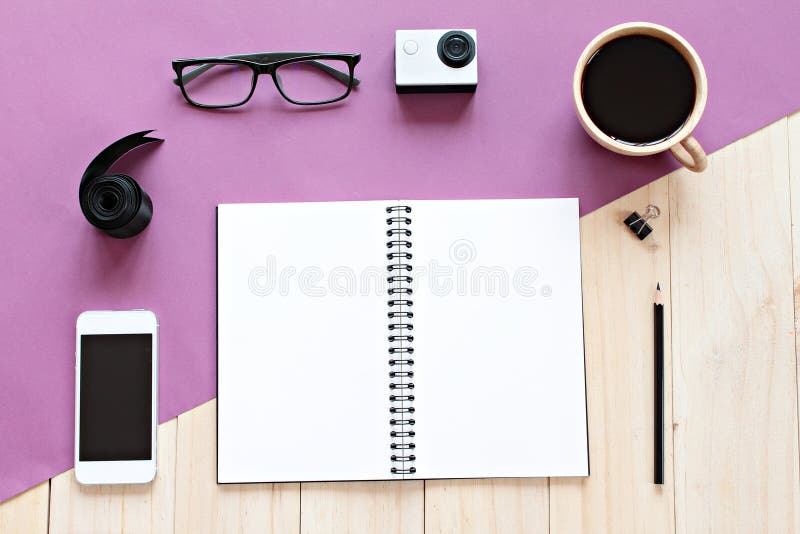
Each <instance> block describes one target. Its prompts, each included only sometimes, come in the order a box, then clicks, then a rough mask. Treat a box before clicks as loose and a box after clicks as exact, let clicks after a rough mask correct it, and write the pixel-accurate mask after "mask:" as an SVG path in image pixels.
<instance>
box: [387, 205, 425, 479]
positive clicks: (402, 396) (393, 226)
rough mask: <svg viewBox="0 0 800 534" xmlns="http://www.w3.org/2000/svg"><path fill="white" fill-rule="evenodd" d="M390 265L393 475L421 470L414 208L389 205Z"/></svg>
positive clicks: (390, 384) (390, 410)
mask: <svg viewBox="0 0 800 534" xmlns="http://www.w3.org/2000/svg"><path fill="white" fill-rule="evenodd" d="M386 213H387V215H388V217H387V218H386V225H387V227H388V229H387V230H386V237H387V242H386V248H387V249H388V251H387V253H386V259H387V260H388V264H387V266H386V271H387V276H386V282H387V283H388V287H389V289H388V305H389V312H388V317H389V338H388V340H389V414H390V419H389V425H390V426H391V431H390V436H391V438H392V440H391V449H392V451H391V457H390V459H391V461H392V469H391V472H392V474H393V475H412V474H414V473H416V471H417V469H416V467H414V461H415V460H416V459H417V457H416V455H415V454H414V453H415V448H416V445H415V444H414V435H415V433H414V423H415V421H414V359H413V354H414V347H413V346H412V343H413V342H414V334H413V332H414V324H413V318H414V312H413V311H411V308H412V307H413V306H414V301H413V300H412V291H413V290H412V287H411V283H412V282H413V280H414V279H413V277H412V275H411V270H412V267H411V263H410V260H411V257H412V253H411V229H410V228H409V226H410V225H411V217H410V214H411V208H410V207H409V206H389V207H388V208H386Z"/></svg>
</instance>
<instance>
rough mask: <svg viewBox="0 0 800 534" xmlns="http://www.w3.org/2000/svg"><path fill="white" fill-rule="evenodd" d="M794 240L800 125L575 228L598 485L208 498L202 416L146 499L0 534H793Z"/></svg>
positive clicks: (55, 493) (4, 516)
mask: <svg viewBox="0 0 800 534" xmlns="http://www.w3.org/2000/svg"><path fill="white" fill-rule="evenodd" d="M650 202H653V203H655V204H657V205H658V206H659V207H660V208H661V217H660V218H659V219H658V220H657V221H656V222H655V227H656V230H655V232H654V233H653V235H652V236H651V237H650V238H648V239H647V240H646V241H644V242H639V241H638V240H636V239H635V238H633V237H632V235H631V234H630V233H629V232H628V231H627V230H625V228H624V227H623V226H622V224H621V222H620V221H622V219H624V218H625V216H627V215H628V214H629V213H630V212H631V211H633V210H634V209H636V210H641V209H642V208H644V207H645V206H646V205H647V204H648V203H650ZM798 222H800V113H799V114H795V115H793V116H791V117H788V118H784V119H781V120H779V121H778V122H775V123H773V124H772V125H770V126H768V127H767V128H764V129H763V130H760V131H758V132H756V133H754V134H752V135H750V136H748V137H746V138H744V139H742V140H740V141H738V142H736V143H734V144H732V145H730V146H728V147H726V148H724V149H722V150H720V151H719V152H717V153H715V154H713V155H712V156H711V158H710V162H709V168H708V170H707V171H706V172H705V174H703V175H701V176H697V175H692V174H690V173H688V172H686V171H677V172H675V173H673V174H670V175H668V176H665V177H663V178H661V179H660V180H657V181H656V182H653V183H652V184H650V185H649V186H646V187H644V188H642V189H639V190H638V191H635V192H633V193H631V194H630V195H627V196H625V197H623V198H621V199H619V200H617V201H616V202H613V203H612V204H610V205H608V206H605V207H604V208H602V209H600V210H597V211H595V212H594V213H591V214H589V215H587V216H585V217H584V218H583V219H582V220H581V241H582V247H583V250H582V255H583V277H584V278H583V280H584V288H583V297H584V310H585V317H586V372H587V387H588V395H589V441H590V448H591V466H592V475H591V477H589V478H586V479H550V480H548V479H522V480H503V479H497V480H478V481H452V482H451V481H434V482H421V481H420V482H389V483H380V482H378V483H372V482H371V483H324V484H320V483H315V484H287V485H270V484H263V485H243V486H217V485H216V484H215V483H214V480H215V475H214V472H215V454H214V446H215V439H214V435H215V432H214V425H215V418H214V401H211V402H208V403H206V404H204V405H202V406H200V407H198V408H195V409H194V410H192V411H190V412H187V413H185V414H183V415H181V416H180V417H178V418H177V419H173V420H171V421H168V422H167V423H164V424H163V425H161V426H160V428H159V436H158V440H159V441H158V443H159V446H158V449H159V450H158V462H159V470H158V478H157V479H156V481H155V483H153V484H152V485H149V486H144V487H136V486H106V487H99V488H85V487H81V486H78V484H77V483H76V482H75V478H74V476H73V473H72V471H68V472H66V473H64V474H62V475H59V476H57V477H55V478H53V479H51V480H50V481H49V482H45V483H43V484H41V485H39V486H37V487H35V488H33V489H31V490H29V491H27V492H25V493H23V494H21V495H19V496H17V497H15V498H13V499H11V500H9V501H7V502H5V503H4V504H2V505H0V532H2V533H18V532H19V533H27V534H35V533H40V532H47V531H48V530H49V532H53V533H60V532H103V533H106V532H134V533H138V532H151V531H152V532H178V533H192V534H199V533H203V532H274V533H280V534H283V533H297V532H302V533H303V534H311V533H328V532H375V533H380V534H387V533H397V534H415V533H422V532H428V533H439V532H446V533H450V532H464V533H480V534H484V533H492V532H498V533H503V534H505V533H516V532H532V533H533V532H535V533H540V532H551V533H574V532H592V533H601V532H609V533H639V532H678V533H695V532H720V533H731V532H747V533H753V532H779V533H788V532H798V531H800V466H799V465H798V464H799V463H800V462H799V460H798V395H797V388H798V386H797V384H798V380H797V376H798V370H797V358H796V341H797V333H796V327H795V316H796V315H797V312H798V311H800V294H796V291H797V290H796V289H795V288H796V287H797V285H798V281H799V280H800V230H797V229H796V228H795V225H796V224H797V223H798ZM656 281H661V284H662V287H663V288H664V289H665V298H666V302H667V309H666V314H665V317H666V323H667V324H666V328H667V331H666V339H667V357H666V365H667V373H666V379H665V390H666V392H667V399H666V411H667V413H666V421H672V425H667V429H666V464H665V479H666V480H665V484H664V485H663V486H660V487H658V486H655V485H653V484H652V477H653V474H652V470H653V468H652V462H653V460H652V449H653V447H652V435H653V429H652V425H653V423H652V387H653V369H652V365H653V364H652V361H653V356H652V337H651V336H652V334H651V331H650V327H649V325H650V324H651V314H652V296H653V288H654V286H655V283H656ZM670 356H671V357H670Z"/></svg>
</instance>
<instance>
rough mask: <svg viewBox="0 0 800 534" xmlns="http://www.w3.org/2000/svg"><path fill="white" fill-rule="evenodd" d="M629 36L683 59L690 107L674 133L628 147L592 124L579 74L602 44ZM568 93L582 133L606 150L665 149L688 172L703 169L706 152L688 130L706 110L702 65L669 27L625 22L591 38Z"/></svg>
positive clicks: (646, 153)
mask: <svg viewBox="0 0 800 534" xmlns="http://www.w3.org/2000/svg"><path fill="white" fill-rule="evenodd" d="M630 35H645V36H650V37H655V38H657V39H660V40H661V41H664V42H665V43H667V44H668V45H669V46H671V47H672V48H673V49H675V50H676V51H677V52H678V53H680V54H681V56H683V58H684V59H685V60H686V62H687V63H688V64H689V67H690V68H691V70H692V74H693V76H694V81H695V96H694V107H693V108H692V112H691V113H690V114H689V116H688V118H687V119H686V122H684V124H683V126H681V128H679V129H678V130H677V131H676V132H675V133H674V134H672V135H671V136H669V137H668V138H666V139H664V140H662V141H659V142H657V143H653V144H647V145H630V144H626V143H622V142H620V141H618V140H616V139H614V138H612V137H610V136H609V135H607V134H606V133H605V132H603V130H601V129H600V128H599V127H598V126H597V125H596V124H595V123H594V122H592V119H591V118H590V117H589V114H588V113H587V111H586V107H585V106H584V102H583V92H582V81H583V73H584V70H585V69H586V65H587V64H588V63H589V60H590V59H591V58H592V56H593V55H594V54H595V52H597V51H598V50H600V48H602V47H603V45H605V44H606V43H608V42H610V41H613V40H614V39H618V38H620V37H626V36H630ZM572 92H573V96H574V98H575V110H576V112H577V114H578V120H579V121H580V123H581V126H583V129H584V130H586V133H588V134H589V135H590V136H591V137H592V139H594V140H595V141H597V142H598V143H600V144H601V145H602V146H604V147H606V148H608V149H609V150H613V151H614V152H617V153H619V154H625V155H628V156H649V155H651V154H657V153H659V152H664V151H665V150H668V149H669V151H670V152H672V155H673V156H675V158H676V159H677V160H678V161H679V162H680V163H681V165H683V166H684V167H686V168H687V169H689V170H690V171H694V172H701V171H703V170H704V169H705V168H706V165H707V158H706V153H705V152H704V151H703V147H701V146H700V143H698V142H697V140H696V139H695V138H694V137H692V130H694V128H695V126H697V123H698V121H700V117H701V116H702V115H703V110H704V109H705V107H706V97H707V94H708V80H707V79H706V71H705V69H704V68H703V62H702V61H700V56H698V55H697V52H695V50H694V48H692V45H690V44H689V43H688V41H686V39H684V38H683V37H681V36H680V35H678V34H677V33H675V32H674V31H672V30H670V29H669V28H666V27H664V26H660V25H658V24H652V23H650V22H627V23H625V24H620V25H618V26H614V27H613V28H609V29H607V30H606V31H604V32H602V33H601V34H600V35H598V36H597V37H595V38H594V39H592V41H591V42H590V43H589V45H588V46H587V47H586V49H584V51H583V53H582V54H581V57H580V59H578V65H577V66H576V67H575V75H574V77H573V81H572Z"/></svg>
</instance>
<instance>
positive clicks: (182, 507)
mask: <svg viewBox="0 0 800 534" xmlns="http://www.w3.org/2000/svg"><path fill="white" fill-rule="evenodd" d="M216 423H217V418H216V400H212V401H209V402H207V403H205V404H202V405H201V406H198V407H197V408H194V409H193V410H190V411H188V412H186V413H184V414H182V415H180V416H178V451H179V453H178V461H177V472H176V485H175V532H191V533H192V534H200V533H203V532H209V533H224V532H259V533H265V532H274V533H279V534H288V533H291V532H299V530H300V486H299V484H230V485H227V484H226V485H218V484H217V482H216V481H217V474H216V473H217V438H216Z"/></svg>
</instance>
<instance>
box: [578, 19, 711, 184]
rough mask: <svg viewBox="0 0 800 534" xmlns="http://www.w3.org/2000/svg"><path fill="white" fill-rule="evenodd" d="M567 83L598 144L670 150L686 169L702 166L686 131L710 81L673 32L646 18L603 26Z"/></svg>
mask: <svg viewBox="0 0 800 534" xmlns="http://www.w3.org/2000/svg"><path fill="white" fill-rule="evenodd" d="M572 90H573V96H574V98H575V110H576V112H577V114H578V120H579V121H580V123H581V126H583V129H584V130H586V133H588V134H589V135H590V136H591V137H592V139H594V140H595V141H597V142H598V143H599V144H601V145H602V146H604V147H606V148H608V149H609V150H613V151H614V152H617V153H619V154H625V155H629V156H648V155H651V154H657V153H659V152H664V151H666V150H669V151H670V152H672V155H673V156H675V158H676V159H677V160H678V161H679V162H680V163H681V164H682V165H683V166H684V167H686V168H687V169H689V170H691V171H694V172H701V171H703V170H704V169H705V168H706V164H707V158H706V154H705V152H704V151H703V148H702V147H701V146H700V143H698V142H697V140H696V139H695V138H694V137H692V131H693V130H694V128H695V126H697V123H698V121H699V120H700V117H701V116H702V114H703V110H704V108H705V106H706V96H707V93H708V81H707V79H706V72H705V69H704V68H703V63H702V61H700V56H698V55H697V52H695V50H694V48H692V46H691V45H690V44H689V43H688V41H686V39H684V38H683V37H681V36H680V35H678V34H677V33H676V32H674V31H672V30H670V29H669V28H666V27H664V26H660V25H658V24H652V23H649V22H629V23H626V24H620V25H618V26H614V27H613V28H609V29H607V30H606V31H604V32H602V33H601V34H600V35H598V36H597V37H595V38H594V39H592V41H591V42H590V43H589V45H588V46H587V47H586V49H585V50H584V51H583V53H582V54H581V56H580V59H578V64H577V66H576V67H575V75H574V77H573V83H572Z"/></svg>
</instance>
